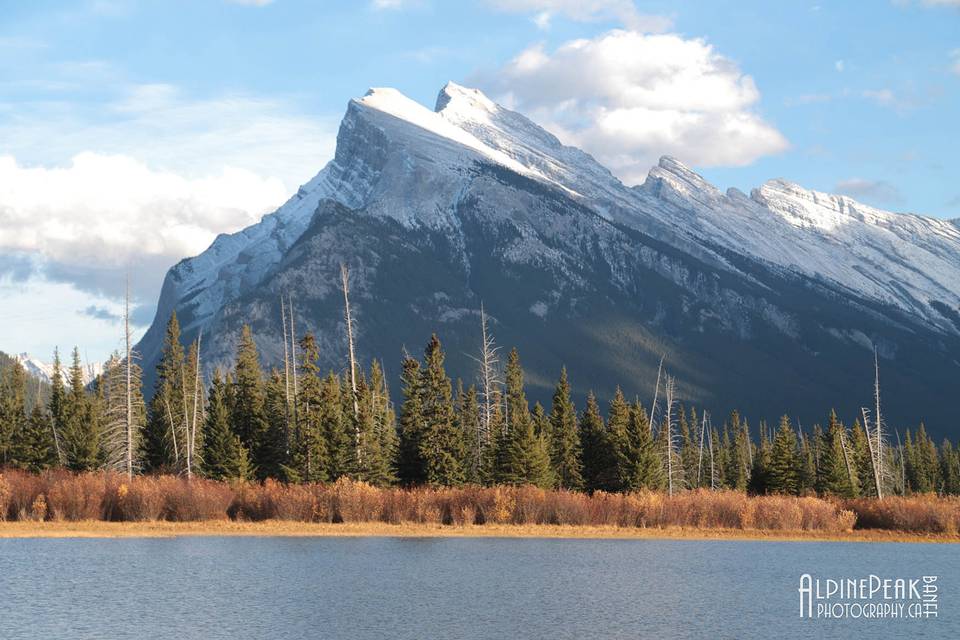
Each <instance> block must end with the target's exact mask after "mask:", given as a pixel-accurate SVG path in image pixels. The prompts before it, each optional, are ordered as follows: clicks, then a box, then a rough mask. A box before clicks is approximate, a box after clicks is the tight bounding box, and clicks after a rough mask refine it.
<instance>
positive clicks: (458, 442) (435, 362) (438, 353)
mask: <svg viewBox="0 0 960 640" xmlns="http://www.w3.org/2000/svg"><path fill="white" fill-rule="evenodd" d="M423 360H424V363H423V367H422V369H421V370H420V389H421V393H422V409H421V411H422V415H423V432H422V434H421V436H420V442H419V445H420V446H419V449H420V457H421V459H422V460H423V462H424V476H425V481H426V483H427V484H430V485H434V486H458V485H461V484H463V482H464V480H465V479H466V474H465V473H464V458H465V457H466V447H465V446H464V442H463V433H462V432H461V431H460V430H459V429H457V426H456V421H455V419H454V418H455V417H454V410H453V392H452V389H451V383H450V378H448V377H447V373H446V370H445V369H444V366H443V361H444V353H443V347H442V346H441V344H440V339H439V338H437V336H436V334H434V335H433V336H432V337H431V338H430V342H429V343H428V344H427V348H426V350H425V352H424V357H423Z"/></svg>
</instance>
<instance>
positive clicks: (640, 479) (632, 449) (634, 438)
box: [617, 402, 709, 491]
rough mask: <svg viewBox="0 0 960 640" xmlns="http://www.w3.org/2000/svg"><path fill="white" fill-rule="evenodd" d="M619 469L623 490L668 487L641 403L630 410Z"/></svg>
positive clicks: (654, 489) (637, 403)
mask: <svg viewBox="0 0 960 640" xmlns="http://www.w3.org/2000/svg"><path fill="white" fill-rule="evenodd" d="M617 466H618V468H619V471H620V483H621V485H622V487H623V490H624V491H637V490H639V489H650V490H653V491H658V490H661V489H663V488H664V487H665V486H666V476H665V475H664V471H663V460H662V458H661V456H660V455H659V453H658V452H657V451H656V446H655V444H654V441H653V435H652V434H651V433H650V420H649V418H648V417H647V410H646V409H644V407H643V405H641V404H640V403H639V402H635V403H634V404H633V406H632V407H631V408H630V419H629V422H628V424H627V428H626V433H625V434H624V439H623V446H622V447H621V448H620V451H619V462H618V465H617ZM708 471H709V469H708ZM707 486H709V483H708V484H707Z"/></svg>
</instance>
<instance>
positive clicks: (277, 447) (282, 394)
mask: <svg viewBox="0 0 960 640" xmlns="http://www.w3.org/2000/svg"><path fill="white" fill-rule="evenodd" d="M263 414H264V418H265V421H266V430H265V431H264V432H263V434H262V436H261V441H260V446H259V447H258V448H257V450H256V454H257V459H256V464H257V475H258V476H259V477H260V478H273V479H275V480H281V481H287V480H289V479H290V478H289V476H288V473H287V472H288V470H290V466H289V462H290V460H289V457H290V456H289V449H288V446H287V442H288V428H287V420H288V418H289V405H288V404H287V386H286V382H285V381H284V379H283V376H281V375H280V372H279V371H278V370H276V369H273V370H272V371H271V372H270V378H269V380H267V383H266V387H265V390H264V398H263Z"/></svg>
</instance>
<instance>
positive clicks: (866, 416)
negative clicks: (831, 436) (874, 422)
mask: <svg viewBox="0 0 960 640" xmlns="http://www.w3.org/2000/svg"><path fill="white" fill-rule="evenodd" d="M861 414H862V415H863V431H864V433H865V434H866V436H867V446H868V447H869V448H870V467H871V469H873V482H874V486H875V487H876V489H877V499H878V500H879V499H880V498H882V497H883V490H882V489H881V487H880V484H881V483H880V468H879V466H878V465H877V454H876V447H874V446H873V439H872V436H871V435H870V429H869V428H868V427H867V425H869V424H870V410H869V409H862V410H861Z"/></svg>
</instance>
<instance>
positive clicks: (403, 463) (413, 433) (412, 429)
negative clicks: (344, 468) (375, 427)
mask: <svg viewBox="0 0 960 640" xmlns="http://www.w3.org/2000/svg"><path fill="white" fill-rule="evenodd" d="M400 380H401V382H402V384H403V404H402V405H401V406H400V448H399V452H398V454H397V455H398V463H397V472H398V475H399V477H400V482H402V483H403V484H406V485H417V484H422V483H424V482H426V479H427V472H426V464H425V462H424V459H423V453H422V451H421V448H420V445H421V442H422V441H423V430H424V422H423V420H424V418H423V376H422V374H421V372H420V361H419V360H417V359H416V358H413V357H411V356H409V355H407V356H406V357H405V358H404V359H403V364H402V367H401V374H400Z"/></svg>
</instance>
